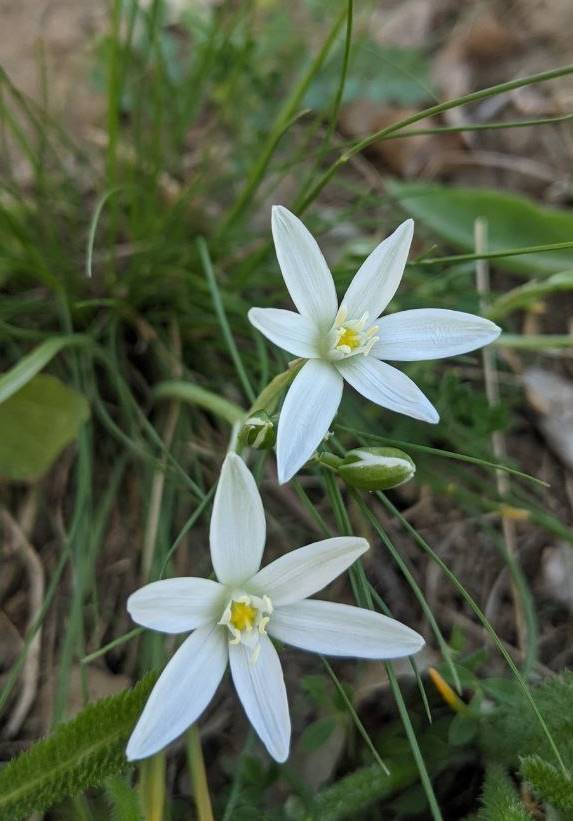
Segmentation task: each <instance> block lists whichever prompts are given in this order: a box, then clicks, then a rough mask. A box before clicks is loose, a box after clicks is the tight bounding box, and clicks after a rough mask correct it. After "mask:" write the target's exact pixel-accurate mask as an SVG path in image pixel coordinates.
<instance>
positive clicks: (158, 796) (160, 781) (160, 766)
mask: <svg viewBox="0 0 573 821" xmlns="http://www.w3.org/2000/svg"><path fill="white" fill-rule="evenodd" d="M140 772H141V781H140V785H139V790H140V794H141V803H142V805H143V812H144V814H145V821H163V809H164V806H165V755H164V753H158V754H157V755H154V756H152V757H151V758H147V759H146V760H145V761H143V762H142V763H141V765H140Z"/></svg>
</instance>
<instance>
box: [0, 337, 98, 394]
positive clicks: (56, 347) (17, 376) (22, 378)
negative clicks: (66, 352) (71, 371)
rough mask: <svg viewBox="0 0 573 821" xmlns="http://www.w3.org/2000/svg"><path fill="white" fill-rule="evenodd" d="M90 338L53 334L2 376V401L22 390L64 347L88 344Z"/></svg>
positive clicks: (0, 381) (0, 383)
mask: <svg viewBox="0 0 573 821" xmlns="http://www.w3.org/2000/svg"><path fill="white" fill-rule="evenodd" d="M89 341H90V340H89V338H88V337H86V336H81V335H80V334H76V335H70V336H53V337H51V338H50V339H46V341H45V342H42V344H41V345H38V347H37V348H34V350H33V351H32V352H31V353H29V354H28V355H27V356H24V357H23V358H22V359H21V360H20V361H19V362H18V364H17V365H14V367H13V368H10V370H9V371H6V373H3V374H2V376H0V402H4V401H5V400H6V399H8V397H10V396H12V394H14V393H16V391H18V390H20V388H21V387H23V386H24V385H25V384H26V383H27V382H29V381H30V379H33V377H34V376H36V374H37V373H40V371H41V370H42V368H45V367H46V365H47V364H48V362H49V361H50V360H51V359H53V358H54V356H55V355H56V354H57V353H59V352H60V351H61V350H62V349H63V348H70V347H77V346H78V345H86V344H88V343H89Z"/></svg>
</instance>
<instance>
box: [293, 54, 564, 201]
mask: <svg viewBox="0 0 573 821" xmlns="http://www.w3.org/2000/svg"><path fill="white" fill-rule="evenodd" d="M572 73H573V65H568V66H564V67H562V68H556V69H552V70H551V71H542V72H540V73H538V74H532V75H530V76H529V77H524V78H520V79H517V80H510V81H509V82H507V83H499V84H498V85H495V86H489V87H488V88H484V89H481V90H480V91H474V92H472V93H471V94H465V95H464V96H463V97H456V98H454V99H452V100H447V101H446V102H445V103H439V104H437V105H433V106H430V107H429V108H425V109H424V110H423V111H419V112H417V113H416V114H413V115H412V116H411V117H406V118H405V119H404V120H400V121H399V122H397V123H394V124H392V125H389V126H387V127H386V128H382V129H380V130H379V131H376V132H375V133H374V134H370V135H369V136H368V137H364V138H363V139H361V140H358V141H357V142H355V143H354V145H352V146H351V147H350V148H348V149H347V150H346V151H343V152H342V154H340V156H339V157H338V158H337V159H336V160H335V161H334V162H333V163H332V165H331V166H329V168H327V169H326V171H325V172H324V174H323V175H322V176H321V177H320V178H319V179H318V180H317V182H316V183H315V185H314V186H313V188H312V189H311V190H310V191H309V192H308V194H306V195H305V196H304V197H303V198H301V199H300V200H298V201H297V203H296V205H295V210H296V211H297V213H299V214H302V213H303V212H304V211H306V209H307V208H308V206H309V205H310V204H311V203H312V202H313V201H314V200H315V199H316V197H317V196H318V195H319V194H320V192H321V191H322V189H323V188H324V187H325V186H326V185H327V184H328V182H330V180H331V179H332V177H333V176H334V175H335V174H336V172H337V171H338V169H339V168H340V167H341V166H343V165H345V164H346V163H347V162H348V161H349V160H350V159H351V158H352V157H353V156H354V155H355V154H358V153H360V152H361V151H363V150H364V149H365V148H367V147H368V146H369V145H371V144H372V143H374V142H376V141H378V140H381V139H387V138H388V137H390V136H393V135H394V134H396V133H397V132H398V131H401V130H402V129H403V128H406V127H407V126H409V125H414V123H417V122H420V121H421V120H424V119H425V118H426V117H433V116H435V115H437V114H442V113H443V112H444V111H449V110H450V109H452V108H459V107H460V106H463V105H467V103H473V102H477V101H478V100H483V99H485V98H487V97H493V96H495V95H496V94H503V93H505V92H507V91H513V90H514V89H516V88H522V87H523V86H529V85H533V84H535V83H543V82H546V81H547V80H554V79H556V78H558V77H563V76H564V75H566V74H572Z"/></svg>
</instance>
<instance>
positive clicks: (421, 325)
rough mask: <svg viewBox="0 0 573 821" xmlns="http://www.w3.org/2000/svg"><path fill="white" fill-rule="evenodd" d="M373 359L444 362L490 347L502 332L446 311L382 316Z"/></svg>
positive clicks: (424, 310) (486, 322)
mask: <svg viewBox="0 0 573 821" xmlns="http://www.w3.org/2000/svg"><path fill="white" fill-rule="evenodd" d="M376 324H377V325H378V333H377V336H378V338H379V341H378V342H377V343H376V345H374V347H373V348H372V351H371V354H372V356H376V357H380V359H394V360H396V361H401V362H415V361H418V360H421V359H443V358H444V357H446V356H457V355H458V354H461V353H468V351H474V350H475V349H476V348H482V347H483V346H484V345H489V343H490V342H493V340H494V339H497V337H498V336H499V335H500V333H501V328H498V327H497V325H494V323H493V322H490V321H489V319H482V317H481V316H475V315H474V314H466V313H464V312H463V311H449V310H447V309H446V308H418V309H415V310H412V311H400V312H399V313H397V314H390V315H389V316H383V317H382V318H381V319H380V320H378V322H377V323H376Z"/></svg>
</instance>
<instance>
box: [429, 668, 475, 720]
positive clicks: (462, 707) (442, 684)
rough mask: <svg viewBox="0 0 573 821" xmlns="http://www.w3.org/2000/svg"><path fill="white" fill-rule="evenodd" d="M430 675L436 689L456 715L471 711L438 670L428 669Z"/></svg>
mask: <svg viewBox="0 0 573 821" xmlns="http://www.w3.org/2000/svg"><path fill="white" fill-rule="evenodd" d="M428 673H429V675H430V678H431V680H432V683H433V685H434V687H435V688H436V690H437V691H438V693H439V694H440V695H441V697H442V698H443V699H444V701H445V702H446V704H448V705H449V706H450V707H451V708H452V710H454V711H455V712H456V713H467V712H468V710H469V708H468V705H467V704H466V703H465V701H462V700H461V698H460V697H459V696H458V694H457V693H455V692H454V691H453V690H452V688H451V687H450V685H449V684H448V682H447V681H446V680H445V679H444V677H443V676H442V675H441V674H440V673H438V671H437V670H436V668H435V667H428Z"/></svg>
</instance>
